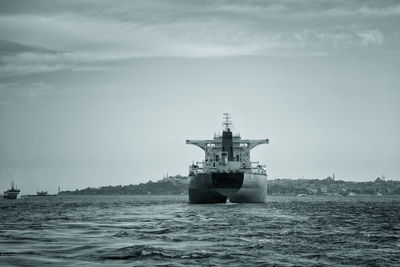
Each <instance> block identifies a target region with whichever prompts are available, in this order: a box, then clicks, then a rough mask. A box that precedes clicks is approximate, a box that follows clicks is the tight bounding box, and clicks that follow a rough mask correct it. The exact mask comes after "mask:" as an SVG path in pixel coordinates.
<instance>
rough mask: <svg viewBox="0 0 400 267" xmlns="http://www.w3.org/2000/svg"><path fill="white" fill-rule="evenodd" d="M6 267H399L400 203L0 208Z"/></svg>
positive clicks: (284, 200)
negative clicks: (375, 266) (271, 266)
mask: <svg viewBox="0 0 400 267" xmlns="http://www.w3.org/2000/svg"><path fill="white" fill-rule="evenodd" d="M0 212H1V214H0V265H1V266H43V265H46V264H48V265H53V266H79V265H84V266H91V265H94V266H97V265H104V266H112V265H114V266H123V265H127V266H154V265H161V266H171V265H172V266H186V265H228V266H243V265H258V266H264V265H278V266H280V265H282V266H293V265H297V266H299V265H300V266H301V265H303V266H311V265H318V266H324V265H327V266H328V265H329V266H332V265H382V266H390V265H392V266H396V265H397V266H398V265H400V198H396V197H345V198H343V197H272V196H271V197H269V198H268V201H267V203H263V204H230V203H227V204H214V205H191V204H188V203H187V196H126V197H114V196H106V197H100V196H96V197H48V198H29V199H28V198H23V199H19V200H14V201H13V200H0Z"/></svg>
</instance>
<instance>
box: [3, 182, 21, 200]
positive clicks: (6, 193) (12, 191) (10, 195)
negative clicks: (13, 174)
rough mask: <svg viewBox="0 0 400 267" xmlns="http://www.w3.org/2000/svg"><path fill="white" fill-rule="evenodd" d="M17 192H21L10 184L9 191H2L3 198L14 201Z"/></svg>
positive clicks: (12, 183)
mask: <svg viewBox="0 0 400 267" xmlns="http://www.w3.org/2000/svg"><path fill="white" fill-rule="evenodd" d="M19 192H21V191H20V190H19V189H17V187H16V186H15V184H14V182H11V189H8V190H7V191H4V194H3V198H7V199H16V198H17V196H18V194H19Z"/></svg>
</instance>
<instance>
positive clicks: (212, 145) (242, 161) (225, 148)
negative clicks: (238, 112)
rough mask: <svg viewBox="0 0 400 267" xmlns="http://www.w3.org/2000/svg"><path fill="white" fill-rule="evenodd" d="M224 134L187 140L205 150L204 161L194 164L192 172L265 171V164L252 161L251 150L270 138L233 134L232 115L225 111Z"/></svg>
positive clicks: (187, 142)
mask: <svg viewBox="0 0 400 267" xmlns="http://www.w3.org/2000/svg"><path fill="white" fill-rule="evenodd" d="M223 126H224V130H223V132H222V136H214V138H213V139H208V140H186V144H191V145H195V146H198V147H200V148H201V149H203V150H204V152H205V159H204V161H202V162H197V163H196V164H192V166H191V167H190V172H194V173H197V172H221V171H222V172H256V173H265V165H260V164H259V163H258V162H251V161H250V151H251V150H252V149H253V148H255V147H256V146H258V145H261V144H268V143H269V140H268V139H241V137H240V135H233V134H232V131H231V126H232V122H231V120H230V115H229V114H228V113H224V122H223Z"/></svg>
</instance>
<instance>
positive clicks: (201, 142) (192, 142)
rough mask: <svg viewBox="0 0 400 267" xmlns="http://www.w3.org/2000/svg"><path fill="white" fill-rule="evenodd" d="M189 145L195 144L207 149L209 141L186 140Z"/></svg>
mask: <svg viewBox="0 0 400 267" xmlns="http://www.w3.org/2000/svg"><path fill="white" fill-rule="evenodd" d="M186 144H187V145H195V146H198V147H200V148H201V149H203V150H204V151H206V146H207V142H206V140H186Z"/></svg>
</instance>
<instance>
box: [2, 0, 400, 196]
mask: <svg viewBox="0 0 400 267" xmlns="http://www.w3.org/2000/svg"><path fill="white" fill-rule="evenodd" d="M398 25H400V2H399V1H361V0H346V1H345V0H343V1H340V0H337V1H322V0H318V1H317V0H314V1H313V0H311V1H292V0H283V1H281V0H279V1H278V0H276V1H226V0H225V1H215V0H213V1H185V0H176V1H168V0H167V1H161V0H160V1H153V0H146V1H140V0H139V1H118V0H117V1H105V0H90V1H89V0H86V1H83V0H79V1H78V0H76V1H74V0H72V1H52V0H48V1H45V0H38V1H29V0H28V1H18V0H17V1H7V0H0V189H1V190H6V189H7V188H8V187H9V184H10V181H11V180H14V181H15V182H16V183H17V185H18V186H19V187H20V188H21V190H22V193H23V194H25V193H35V192H36V191H37V190H48V191H49V193H55V192H56V191H57V187H58V186H60V187H61V190H74V189H81V188H86V187H98V186H103V185H118V184H123V185H124V184H137V183H142V182H147V181H149V180H153V181H156V180H158V179H161V178H163V177H164V176H165V175H166V174H167V173H168V174H169V175H176V174H181V175H187V174H188V166H189V165H190V164H191V163H192V161H200V160H202V159H203V158H204V153H203V151H202V150H201V149H199V148H197V147H195V146H190V145H186V144H185V140H186V139H210V138H212V137H213V136H214V133H219V132H220V131H221V130H222V126H221V123H222V113H224V112H229V113H230V114H231V115H232V120H233V125H234V127H233V130H234V132H235V133H239V134H241V136H242V138H248V139H261V138H269V139H270V144H268V145H262V146H258V147H257V148H255V149H254V150H253V151H252V154H251V158H252V160H253V161H260V162H261V163H265V164H266V165H267V170H268V175H269V178H270V179H275V178H293V179H297V178H310V179H324V178H326V177H327V176H331V175H332V174H333V173H335V177H336V178H337V179H341V180H352V181H371V180H374V179H375V178H376V177H378V176H381V175H385V176H386V179H392V180H400V141H399V136H400V134H399V132H400V105H399V100H400V86H399V85H400V75H399V73H400V28H399V27H398Z"/></svg>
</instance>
